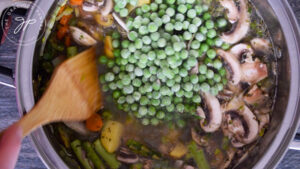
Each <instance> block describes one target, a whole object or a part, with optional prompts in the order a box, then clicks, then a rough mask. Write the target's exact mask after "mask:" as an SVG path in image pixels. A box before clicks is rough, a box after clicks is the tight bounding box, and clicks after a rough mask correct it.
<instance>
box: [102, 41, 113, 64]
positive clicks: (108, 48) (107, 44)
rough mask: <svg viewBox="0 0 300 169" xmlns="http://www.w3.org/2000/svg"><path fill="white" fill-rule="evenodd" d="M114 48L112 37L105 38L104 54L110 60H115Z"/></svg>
mask: <svg viewBox="0 0 300 169" xmlns="http://www.w3.org/2000/svg"><path fill="white" fill-rule="evenodd" d="M113 50H114V49H113V47H112V38H111V36H105V39H104V53H105V55H106V56H107V57H108V58H109V59H113V58H114V53H113Z"/></svg>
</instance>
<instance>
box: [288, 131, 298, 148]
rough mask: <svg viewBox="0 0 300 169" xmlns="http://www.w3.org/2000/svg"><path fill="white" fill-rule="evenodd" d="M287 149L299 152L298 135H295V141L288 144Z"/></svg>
mask: <svg viewBox="0 0 300 169" xmlns="http://www.w3.org/2000/svg"><path fill="white" fill-rule="evenodd" d="M289 149H291V150H300V134H296V136H295V139H294V140H293V141H292V142H291V143H290V146H289Z"/></svg>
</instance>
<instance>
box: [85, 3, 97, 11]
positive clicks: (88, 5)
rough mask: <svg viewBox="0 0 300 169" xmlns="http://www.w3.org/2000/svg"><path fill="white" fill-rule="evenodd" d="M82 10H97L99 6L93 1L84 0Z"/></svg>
mask: <svg viewBox="0 0 300 169" xmlns="http://www.w3.org/2000/svg"><path fill="white" fill-rule="evenodd" d="M82 10H84V11H86V12H97V11H98V10H99V7H98V6H97V5H95V4H93V3H90V2H86V1H85V2H84V3H83V4H82Z"/></svg>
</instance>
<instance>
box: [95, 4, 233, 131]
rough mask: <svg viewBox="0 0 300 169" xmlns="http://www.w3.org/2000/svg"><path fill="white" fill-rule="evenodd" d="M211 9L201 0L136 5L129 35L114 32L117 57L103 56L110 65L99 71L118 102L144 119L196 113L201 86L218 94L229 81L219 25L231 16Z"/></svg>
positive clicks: (155, 122) (179, 121)
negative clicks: (220, 53)
mask: <svg viewBox="0 0 300 169" xmlns="http://www.w3.org/2000/svg"><path fill="white" fill-rule="evenodd" d="M208 11H209V6H208V5H206V4H202V3H200V2H198V1H196V0H155V1H154V2H152V3H151V4H149V5H148V4H145V5H143V6H141V7H139V8H136V10H135V14H136V16H135V17H129V18H128V19H127V23H126V25H127V27H128V29H129V33H128V38H122V37H121V36H120V34H119V33H118V32H113V33H112V38H113V41H112V46H113V48H114V56H115V59H114V60H109V59H107V58H106V56H101V57H100V58H99V61H100V63H102V64H106V65H107V67H108V68H109V69H110V71H109V72H107V73H106V74H104V75H102V76H100V81H101V83H102V90H103V91H104V92H107V91H112V96H113V98H114V100H115V101H116V103H117V105H118V107H119V108H120V109H122V110H123V111H125V112H129V113H132V114H134V115H135V116H136V117H137V118H139V119H141V122H142V124H144V125H158V124H159V123H160V122H163V121H171V120H174V118H175V117H178V116H180V115H185V116H186V115H190V116H196V108H197V106H200V104H201V96H200V94H199V93H200V91H202V92H210V93H211V94H213V95H217V94H218V93H219V92H220V91H222V90H223V87H224V85H226V84H227V80H226V70H225V68H224V66H223V64H222V61H221V60H220V59H219V58H218V57H217V54H216V50H215V49H216V48H223V49H228V48H229V47H230V46H229V45H228V44H226V43H223V42H222V40H221V39H220V37H219V34H220V33H219V31H218V30H219V29H222V28H224V27H226V25H227V20H226V19H224V18H218V19H214V18H213V17H212V16H211V14H210V13H209V12H208ZM195 67H198V69H196V72H194V73H191V69H193V68H195ZM176 122H177V125H178V126H179V127H183V126H184V123H185V122H184V121H183V120H182V119H180V118H177V119H176Z"/></svg>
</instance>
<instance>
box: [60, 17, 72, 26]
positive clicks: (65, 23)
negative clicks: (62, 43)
mask: <svg viewBox="0 0 300 169" xmlns="http://www.w3.org/2000/svg"><path fill="white" fill-rule="evenodd" d="M71 18H72V15H65V16H63V17H62V18H61V19H60V21H59V23H60V24H62V25H67V24H68V23H69V21H70V19H71Z"/></svg>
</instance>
